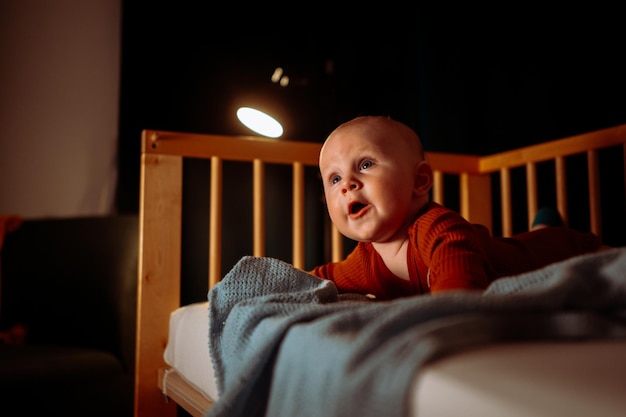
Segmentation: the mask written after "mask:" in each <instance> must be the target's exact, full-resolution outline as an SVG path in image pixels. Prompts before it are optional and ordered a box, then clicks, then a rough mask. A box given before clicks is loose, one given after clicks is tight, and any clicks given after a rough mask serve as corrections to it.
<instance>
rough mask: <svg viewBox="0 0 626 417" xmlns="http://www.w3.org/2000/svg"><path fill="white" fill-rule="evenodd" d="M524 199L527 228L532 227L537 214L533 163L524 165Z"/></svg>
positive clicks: (535, 172)
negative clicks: (526, 202)
mask: <svg viewBox="0 0 626 417" xmlns="http://www.w3.org/2000/svg"><path fill="white" fill-rule="evenodd" d="M526 199H527V201H528V228H529V229H530V226H531V225H532V222H533V219H534V218H535V215H536V214H537V206H538V203H537V165H536V164H535V163H533V162H528V163H527V164H526Z"/></svg>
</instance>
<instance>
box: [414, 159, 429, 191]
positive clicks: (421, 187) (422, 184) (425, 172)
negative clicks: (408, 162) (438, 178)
mask: <svg viewBox="0 0 626 417" xmlns="http://www.w3.org/2000/svg"><path fill="white" fill-rule="evenodd" d="M432 186H433V169H432V168H431V166H430V165H429V164H428V162H426V161H420V162H418V163H417V165H416V166H415V184H414V188H415V193H416V194H417V195H426V194H428V193H429V192H430V189H431V188H432Z"/></svg>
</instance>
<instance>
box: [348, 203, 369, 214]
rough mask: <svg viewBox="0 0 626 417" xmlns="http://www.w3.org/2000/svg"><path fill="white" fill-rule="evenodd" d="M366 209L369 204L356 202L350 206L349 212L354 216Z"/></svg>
mask: <svg viewBox="0 0 626 417" xmlns="http://www.w3.org/2000/svg"><path fill="white" fill-rule="evenodd" d="M365 207H367V204H364V203H360V202H358V201H355V202H354V203H352V204H350V207H349V212H350V214H352V215H354V214H357V213H359V212H360V211H361V210H363V209H364V208H365Z"/></svg>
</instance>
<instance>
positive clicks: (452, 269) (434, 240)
mask: <svg viewBox="0 0 626 417" xmlns="http://www.w3.org/2000/svg"><path fill="white" fill-rule="evenodd" d="M416 224H417V228H418V233H417V248H418V251H419V256H420V259H421V260H422V262H423V263H424V264H425V265H426V266H427V267H428V268H429V275H428V284H429V288H430V292H431V293H436V292H440V291H445V290H453V289H484V288H486V287H487V286H488V285H489V282H490V276H491V275H492V273H491V267H490V263H489V261H488V254H487V253H486V248H485V239H488V237H489V231H488V230H487V229H486V228H484V227H482V226H479V225H473V224H471V223H469V222H468V221H467V220H465V219H464V218H463V217H461V216H460V215H459V214H458V213H456V212H454V211H451V210H448V209H445V208H443V207H439V208H435V209H432V210H429V211H427V212H426V213H424V215H422V216H421V217H420V218H419V219H418V220H417V222H416Z"/></svg>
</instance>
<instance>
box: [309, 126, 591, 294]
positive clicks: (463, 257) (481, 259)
mask: <svg viewBox="0 0 626 417" xmlns="http://www.w3.org/2000/svg"><path fill="white" fill-rule="evenodd" d="M319 168H320V173H321V177H322V181H323V185H324V195H325V198H326V204H327V206H328V213H329V215H330V218H331V220H332V222H333V223H334V224H335V226H336V227H337V229H338V230H339V231H340V232H341V233H342V234H343V235H345V236H347V237H349V238H351V239H353V240H355V241H357V242H358V243H357V246H356V247H355V249H354V250H353V251H352V253H350V254H349V255H348V257H347V258H346V259H344V260H342V261H340V262H334V263H328V264H325V265H321V266H317V267H315V268H314V269H313V270H312V271H311V272H312V273H313V274H314V275H316V276H318V277H320V278H325V279H329V280H332V281H334V282H335V284H336V285H337V288H338V289H339V291H340V292H353V293H362V294H371V295H373V296H375V297H376V298H377V299H379V300H388V299H394V298H398V297H405V296H411V295H418V294H428V293H437V292H441V291H446V290H459V289H464V290H480V289H484V288H486V287H487V286H488V285H489V283H490V282H492V281H493V280H495V279H497V278H499V277H503V276H509V275H515V274H520V273H523V272H527V271H531V270H534V269H537V268H540V267H543V266H545V265H547V264H549V263H553V262H556V261H560V260H563V259H566V258H569V257H572V256H575V255H579V254H583V253H587V252H592V251H595V250H598V249H599V248H600V247H601V245H602V243H601V240H600V239H599V237H598V236H596V235H594V234H592V233H581V232H578V231H575V230H573V229H570V228H567V227H543V228H538V229H537V230H533V231H529V232H525V233H522V234H518V235H516V236H513V237H510V238H503V237H493V236H491V234H490V232H489V230H488V229H487V228H486V227H485V226H482V225H477V224H471V223H469V222H468V221H467V220H466V219H465V218H463V217H462V216H461V215H460V214H458V213H457V212H455V211H453V210H450V209H448V208H446V207H443V206H442V205H440V204H437V203H435V202H432V201H430V197H429V192H430V189H431V187H432V184H433V172H432V169H431V167H430V165H429V164H428V162H427V161H426V160H425V159H424V152H423V149H422V145H421V142H420V140H419V138H418V136H417V134H416V133H415V132H414V131H413V130H412V129H411V128H409V127H408V126H406V125H404V124H402V123H400V122H398V121H395V120H392V119H390V118H388V117H383V116H363V117H357V118H355V119H353V120H351V121H348V122H346V123H344V124H342V125H340V126H339V127H337V128H336V129H335V130H334V131H333V132H331V134H330V135H329V136H328V138H327V139H326V141H325V143H324V145H323V146H322V149H321V151H320V156H319Z"/></svg>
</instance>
